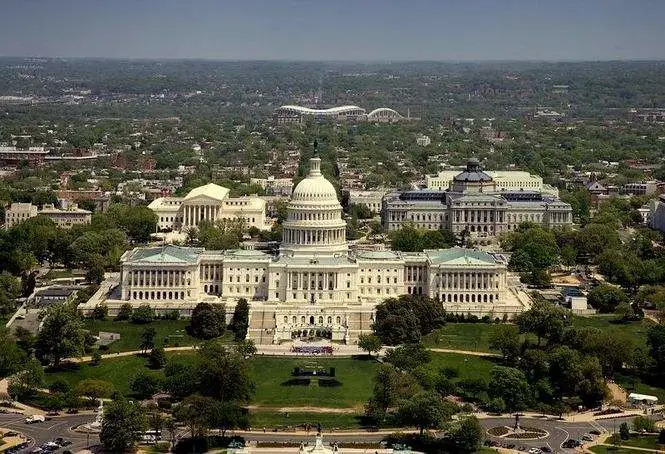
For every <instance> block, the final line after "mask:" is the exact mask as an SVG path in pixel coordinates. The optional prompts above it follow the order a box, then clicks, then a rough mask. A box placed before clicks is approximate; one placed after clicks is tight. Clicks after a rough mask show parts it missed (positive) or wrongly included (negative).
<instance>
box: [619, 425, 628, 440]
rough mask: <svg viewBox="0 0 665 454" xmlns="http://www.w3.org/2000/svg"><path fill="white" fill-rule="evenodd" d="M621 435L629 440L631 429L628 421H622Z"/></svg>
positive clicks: (623, 438)
mask: <svg viewBox="0 0 665 454" xmlns="http://www.w3.org/2000/svg"><path fill="white" fill-rule="evenodd" d="M619 435H620V436H621V439H622V440H628V439H629V438H630V429H629V428H628V423H626V422H622V423H621V425H620V426H619Z"/></svg>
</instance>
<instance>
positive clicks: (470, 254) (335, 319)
mask: <svg viewBox="0 0 665 454" xmlns="http://www.w3.org/2000/svg"><path fill="white" fill-rule="evenodd" d="M511 282H513V280H512V279H507V268H506V264H505V262H504V261H503V259H502V258H501V257H500V256H495V255H493V254H490V253H487V252H483V251H477V250H473V249H465V248H451V249H441V250H426V251H423V252H415V253H402V252H392V251H383V252H367V251H365V252H362V251H360V252H355V253H354V252H350V251H349V248H348V244H347V242H346V223H345V221H344V220H343V219H342V207H341V205H340V203H339V200H338V199H337V192H336V191H335V188H334V186H333V185H332V184H331V183H330V181H328V180H327V179H326V178H325V177H324V176H323V175H322V173H321V159H320V158H318V157H314V158H312V159H310V171H309V174H308V175H307V177H306V178H305V179H303V180H302V181H301V182H300V183H299V184H298V185H297V187H296V188H295V190H294V191H293V196H292V198H291V201H290V202H289V205H288V213H287V218H286V220H285V221H284V224H283V242H282V244H281V247H280V251H279V254H278V255H277V256H273V255H270V254H268V253H264V252H261V251H254V250H252V251H249V250H226V251H206V250H203V249H200V248H189V247H177V246H171V245H168V246H160V247H153V248H145V247H141V248H135V249H134V250H132V251H127V252H126V253H125V254H123V256H122V258H121V273H120V282H119V285H118V287H117V288H114V289H113V290H112V291H111V292H110V293H109V294H108V295H101V294H99V295H98V294H96V295H95V296H93V298H91V299H90V301H88V302H87V303H84V304H83V305H80V306H79V308H80V309H81V310H82V311H83V312H84V313H88V312H91V311H92V310H94V308H95V306H96V305H97V304H102V303H103V304H106V305H107V307H108V308H109V312H110V313H111V314H114V313H117V311H118V310H119V309H120V307H121V306H122V305H123V304H127V303H129V304H131V305H133V306H137V307H138V306H140V305H144V304H147V305H149V306H151V307H152V308H153V309H154V310H155V311H156V312H157V313H166V312H169V311H173V310H177V311H180V312H181V314H182V315H190V314H191V311H192V310H193V308H194V307H195V306H196V304H198V303H200V302H207V303H210V304H224V306H225V308H226V311H227V312H228V313H229V317H230V316H231V314H232V312H233V309H234V306H235V303H236V302H237V301H238V299H240V298H245V299H247V300H248V301H250V317H249V329H248V337H249V338H251V339H253V340H254V341H255V342H257V343H261V344H265V343H278V342H281V341H290V340H292V339H296V338H301V337H311V336H318V335H321V336H325V337H326V338H329V339H332V340H335V341H342V342H347V343H355V342H357V339H358V336H359V335H360V334H362V333H365V332H368V331H370V330H371V325H372V323H373V321H374V313H375V309H376V305H377V304H379V303H380V302H382V301H383V300H385V299H386V298H392V297H397V296H399V295H403V294H414V295H429V296H431V297H433V298H434V297H435V298H438V299H439V301H441V304H442V305H443V306H444V307H445V309H446V310H448V311H450V312H457V313H464V314H467V313H471V314H474V315H477V316H483V315H490V316H492V317H503V315H504V314H505V315H507V316H508V317H509V318H510V317H513V316H514V315H515V314H517V313H519V312H521V311H522V310H523V309H525V308H526V307H528V305H529V298H528V296H527V295H526V294H524V293H523V292H520V291H519V289H518V288H515V287H514V286H513V285H512V284H511ZM111 287H112V288H113V286H111ZM102 288H105V287H104V286H102ZM107 288H108V287H107ZM100 292H101V290H100Z"/></svg>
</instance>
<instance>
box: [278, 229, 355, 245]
mask: <svg viewBox="0 0 665 454" xmlns="http://www.w3.org/2000/svg"><path fill="white" fill-rule="evenodd" d="M283 241H284V242H285V243H290V244H338V243H343V242H344V241H346V229H345V228H341V229H302V230H300V229H292V228H288V229H284V237H283Z"/></svg>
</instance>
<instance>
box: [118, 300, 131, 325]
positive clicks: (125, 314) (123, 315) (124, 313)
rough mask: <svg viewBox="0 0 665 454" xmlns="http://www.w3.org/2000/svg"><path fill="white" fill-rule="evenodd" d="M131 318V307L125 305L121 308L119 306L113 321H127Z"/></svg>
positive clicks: (127, 304)
mask: <svg viewBox="0 0 665 454" xmlns="http://www.w3.org/2000/svg"><path fill="white" fill-rule="evenodd" d="M131 316H132V305H131V304H129V303H125V304H123V305H122V306H120V309H118V314H117V315H116V316H115V319H116V320H118V321H120V320H129V318H130V317H131Z"/></svg>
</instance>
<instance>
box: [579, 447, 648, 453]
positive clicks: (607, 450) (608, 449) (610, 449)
mask: <svg viewBox="0 0 665 454" xmlns="http://www.w3.org/2000/svg"><path fill="white" fill-rule="evenodd" d="M589 450H590V451H591V452H595V453H596V454H644V453H645V452H648V451H640V450H637V449H630V448H623V447H618V448H615V447H614V446H592V447H590V448H589Z"/></svg>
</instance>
